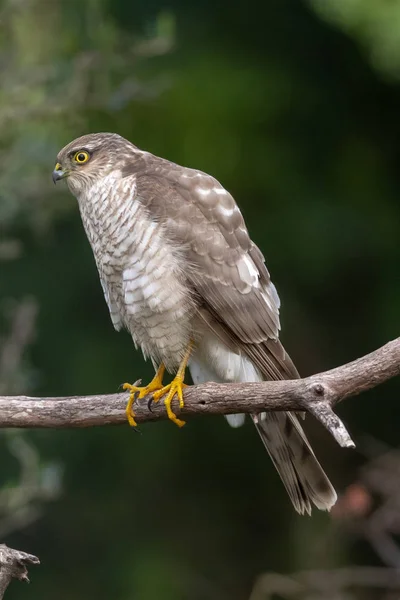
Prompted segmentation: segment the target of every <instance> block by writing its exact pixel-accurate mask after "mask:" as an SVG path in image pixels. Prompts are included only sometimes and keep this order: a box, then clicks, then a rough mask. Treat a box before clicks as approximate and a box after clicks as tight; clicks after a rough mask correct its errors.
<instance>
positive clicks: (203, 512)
mask: <svg viewBox="0 0 400 600" xmlns="http://www.w3.org/2000/svg"><path fill="white" fill-rule="evenodd" d="M379 7H381V9H382V11H379ZM397 7H398V2H394V1H392V2H380V3H378V1H377V0H376V2H372V1H370V2H355V1H354V0H340V1H337V2H335V3H334V2H333V1H332V2H331V1H330V0H326V1H325V2H324V3H322V2H319V3H318V2H317V0H313V1H312V2H310V1H309V2H303V3H302V2H299V0H279V1H278V0H266V1H265V2H263V3H261V2H260V3H253V4H247V5H243V3H239V2H232V1H231V2H228V1H227V0H221V1H220V2H218V3H215V2H211V1H210V0H205V1H203V2H199V1H195V0H194V1H193V2H184V1H183V0H172V1H171V2H170V3H169V4H168V5H166V4H165V3H163V2H161V1H160V0H153V1H151V2H148V1H147V2H144V1H142V2H140V1H138V2H136V3H133V2H127V1H125V0H87V1H86V2H85V3H81V2H78V1H77V0H69V1H68V2H63V1H62V0H52V1H51V2H49V1H48V0H3V1H2V2H0V75H1V82H2V85H1V88H0V123H1V129H2V138H1V142H0V161H1V168H0V315H1V320H0V327H2V329H1V330H0V331H1V332H3V329H4V332H6V329H7V324H5V323H4V322H5V320H6V317H5V316H6V314H8V310H9V306H10V304H11V305H14V304H15V303H17V304H18V303H19V302H21V301H22V300H23V299H24V298H26V297H28V296H29V297H33V298H34V299H35V302H36V304H37V306H38V309H39V314H38V318H37V323H36V339H35V341H33V342H32V343H31V345H30V347H29V349H28V350H27V358H26V360H29V363H30V365H29V366H30V368H29V369H27V368H25V369H24V374H26V373H32V377H31V378H29V377H28V378H27V377H26V375H24V379H23V380H22V379H21V381H23V382H24V386H25V388H24V390H23V391H24V392H30V393H34V394H35V395H43V396H44V395H63V394H65V395H72V394H86V393H97V392H99V393H100V392H102V393H106V392H113V391H116V390H117V389H118V386H119V385H120V384H121V383H122V382H124V381H126V380H130V379H131V380H134V379H136V378H137V377H138V376H140V377H142V379H144V380H146V379H148V378H150V376H151V371H152V370H151V366H150V365H149V364H146V365H145V364H144V363H143V361H142V359H141V357H140V355H139V353H136V352H135V351H134V348H133V344H132V342H131V340H130V339H129V337H128V336H127V335H126V334H120V335H117V334H116V333H115V332H114V330H113V328H112V325H111V323H110V319H109V315H108V311H107V308H106V306H105V303H104V300H103V296H102V292H101V288H100V284H99V282H98V276H97V272H96V269H95V266H94V262H93V258H92V256H91V251H90V248H89V246H88V243H87V240H86V239H85V236H84V233H83V230H82V226H81V223H80V218H79V214H78V210H77V207H76V205H75V201H74V199H73V198H72V197H71V196H70V195H69V194H68V193H67V191H66V189H65V188H64V190H62V189H57V190H55V189H54V187H53V185H52V182H51V172H52V169H53V165H54V162H55V156H56V154H57V151H58V150H59V148H60V147H62V146H63V145H64V144H65V143H67V142H69V141H70V140H71V139H73V138H74V137H76V136H78V135H81V134H84V133H87V132H89V131H101V130H103V131H116V132H118V133H120V134H122V135H124V136H125V137H127V138H128V139H130V140H132V141H133V142H134V143H135V144H137V145H138V146H139V147H142V148H145V149H146V150H149V151H152V152H154V153H156V154H159V155H161V156H164V157H167V158H169V159H171V160H174V161H176V162H179V163H182V164H185V165H188V166H194V167H196V168H200V169H203V170H205V171H207V172H209V173H211V174H213V175H214V176H215V177H217V178H218V179H219V180H220V181H221V182H222V183H223V184H224V185H225V186H226V187H227V188H228V189H229V190H230V191H231V192H232V193H233V195H234V196H235V198H236V199H237V200H238V202H239V204H240V206H241V208H242V210H243V213H244V215H245V217H246V221H247V223H248V226H249V229H250V231H251V232H252V235H253V238H254V240H255V241H256V242H257V243H258V244H259V245H260V247H261V248H262V250H263V251H264V253H265V255H266V258H267V264H268V267H269V269H270V271H271V273H272V276H273V279H274V281H275V283H276V285H277V287H278V290H279V292H280V295H281V298H282V304H283V309H282V323H283V335H282V337H283V340H284V342H285V345H286V347H287V349H288V351H289V352H290V354H291V355H292V356H293V358H294V360H295V361H296V363H297V364H298V366H299V369H300V371H301V372H302V373H304V374H307V373H311V372H317V371H318V370H322V369H324V368H329V367H331V366H335V365H337V364H339V363H343V362H346V361H348V360H351V359H353V358H355V357H357V356H360V355H362V354H364V353H366V352H368V351H370V350H373V349H374V348H375V347H377V346H379V345H380V344H383V343H384V342H385V341H387V340H388V339H390V338H392V337H395V336H396V335H397V330H398V326H397V323H398V306H399V304H400V278H399V277H398V275H397V273H398V261H399V252H400V250H399V244H398V230H399V220H400V208H399V202H398V193H399V188H400V177H399V169H398V160H399V152H398V139H399V129H400V123H399V120H398V106H399V102H400V90H399V86H398V84H397V64H398V58H397V55H398V53H397V37H398V36H400V24H399V23H398V20H397V16H396V15H397V12H398V8H397ZM374 11H375V13H374ZM396 11H397V12H396ZM378 12H379V14H378ZM373 15H375V16H376V18H373ZM362 48H363V49H366V51H363V50H362ZM371 57H372V58H371ZM371 61H372V62H371ZM371 64H373V65H374V68H372V67H371ZM388 75H390V77H388ZM4 335H5V333H4ZM25 367H26V365H25ZM398 394H399V385H398V383H397V382H390V383H389V384H387V385H385V386H383V387H381V388H379V389H378V390H376V391H373V392H370V393H368V394H365V395H363V396H362V397H361V398H360V399H353V400H351V401H349V402H347V403H345V405H344V406H343V407H341V408H340V411H341V414H342V415H344V418H345V419H346V421H347V422H348V423H349V426H350V429H351V431H352V434H353V437H354V438H355V439H356V440H357V438H358V437H359V436H360V435H361V434H362V432H364V431H366V432H369V433H370V434H371V435H374V436H376V437H378V438H381V439H383V440H385V441H387V442H388V443H390V444H396V443H397V430H396V429H394V428H393V423H394V422H395V420H396V417H397V413H396V411H397V410H398V402H397V398H398ZM378 401H379V404H378ZM383 405H384V406H385V407H386V410H385V411H378V410H377V407H378V406H383ZM389 413H391V414H392V415H393V416H392V417H391V418H388V414H389ZM307 425H308V430H309V431H310V435H311V438H312V441H313V443H314V445H315V447H316V452H317V453H318V456H319V457H320V458H321V462H323V464H324V466H325V467H326V470H327V471H328V473H329V474H330V475H331V478H332V480H333V482H334V484H335V486H336V487H337V488H338V490H339V491H340V490H342V489H344V488H345V487H346V485H347V484H348V483H350V482H351V481H352V480H353V479H354V478H355V474H356V470H357V466H358V465H359V464H361V463H362V462H363V461H364V458H363V457H362V456H361V455H359V454H357V453H350V452H345V451H343V450H340V449H339V448H337V447H336V446H335V444H334V442H333V441H331V440H330V439H328V438H327V434H326V433H325V432H324V431H321V428H320V427H318V426H317V425H315V424H314V423H313V422H310V423H307ZM29 441H30V443H32V444H34V445H35V447H36V448H37V449H38V451H39V452H40V456H41V459H42V461H43V462H44V463H47V462H49V463H53V462H54V463H55V464H59V465H63V470H64V477H63V493H62V495H61V496H60V497H58V498H55V499H54V500H53V501H52V502H51V503H49V504H48V505H47V506H46V512H45V514H43V516H42V517H41V518H40V519H37V520H36V521H35V522H34V523H31V524H30V525H27V526H25V527H23V528H21V530H20V531H19V532H17V533H15V532H14V533H13V534H11V535H9V536H8V537H7V539H5V540H4V541H6V542H7V543H8V544H9V545H12V546H14V547H17V548H20V549H21V550H25V551H27V552H32V553H33V554H36V555H37V556H39V557H40V558H41V561H42V566H41V567H40V568H39V569H37V570H36V569H35V571H34V572H32V573H31V578H32V582H33V583H32V586H31V587H30V588H29V590H28V591H27V590H26V589H24V588H23V587H22V586H20V587H19V586H18V585H17V584H13V586H12V587H11V588H10V590H9V591H8V592H7V593H8V594H9V595H12V594H14V597H15V598H19V597H21V598H22V597H23V595H24V594H25V595H26V594H27V593H29V594H30V596H31V598H32V599H35V598H41V599H42V598H51V597H57V598H59V599H60V600H63V598H71V597H73V598H76V599H80V598H82V599H83V598H85V599H86V598H97V599H102V598H110V597H112V598H115V599H116V600H126V599H128V598H140V599H141V600H153V599H157V600H159V599H160V598H162V599H163V600H164V599H165V600H169V599H171V600H172V599H174V600H178V599H184V598H188V597H190V598H191V599H192V600H193V599H194V600H196V599H199V600H200V599H203V598H207V599H213V598H215V599H217V598H218V600H224V599H225V598H229V599H239V598H246V597H249V595H250V592H251V589H252V585H253V582H254V581H255V578H256V577H257V576H258V575H259V574H260V573H262V572H264V571H275V572H292V571H295V570H303V569H307V568H313V569H319V568H322V569H328V568H331V567H340V566H343V565H347V564H349V562H357V561H361V560H364V559H365V558H366V557H367V560H370V561H376V559H375V557H372V558H371V557H370V556H369V555H368V552H367V551H366V550H365V548H363V547H362V546H357V547H356V548H352V546H351V544H350V543H348V541H346V540H343V539H342V538H340V536H339V537H337V536H335V535H334V533H335V523H334V522H333V521H331V519H330V517H329V516H327V515H324V514H315V515H314V516H313V518H312V519H307V518H301V517H298V516H297V515H295V514H293V511H292V508H291V506H290V503H289V501H288V499H287V498H286V494H285V491H284V489H283V486H282V485H281V483H280V481H279V480H278V477H277V476H276V474H275V472H274V469H273V466H272V465H271V464H270V461H269V459H268V457H267V456H266V455H265V453H264V451H263V448H262V447H261V444H260V442H259V440H258V439H257V436H256V435H255V432H254V431H253V429H252V428H251V427H250V426H246V427H244V428H242V429H240V430H237V431H233V430H231V429H230V428H229V427H227V426H226V424H225V423H224V420H223V419H196V420H193V421H191V422H190V423H188V424H187V426H186V427H185V428H184V429H183V430H182V431H178V430H177V429H176V428H174V427H173V426H172V425H171V424H169V423H163V424H156V425H154V424H153V425H148V426H144V427H143V428H142V435H137V434H135V433H134V432H133V431H131V430H129V428H128V427H121V428H115V429H113V428H104V429H98V430H91V431H73V430H71V431H38V430H37V431H32V432H30V433H29ZM0 448H1V450H2V453H1V457H2V458H1V472H2V482H7V481H9V479H10V477H11V474H12V473H13V469H14V468H15V464H13V463H12V462H11V461H10V457H9V454H8V453H7V448H6V439H5V438H0ZM369 597H371V596H369Z"/></svg>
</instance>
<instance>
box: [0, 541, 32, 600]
mask: <svg viewBox="0 0 400 600" xmlns="http://www.w3.org/2000/svg"><path fill="white" fill-rule="evenodd" d="M38 564H40V561H39V559H38V558H37V557H36V556H33V555H32V554H27V553H26V552H20V551H19V550H13V549H12V548H9V547H8V546H6V545H5V544H0V600H2V598H3V597H4V593H5V591H6V589H7V588H8V586H9V584H10V583H11V580H12V579H19V580H20V581H26V582H27V583H29V579H28V569H27V565H38Z"/></svg>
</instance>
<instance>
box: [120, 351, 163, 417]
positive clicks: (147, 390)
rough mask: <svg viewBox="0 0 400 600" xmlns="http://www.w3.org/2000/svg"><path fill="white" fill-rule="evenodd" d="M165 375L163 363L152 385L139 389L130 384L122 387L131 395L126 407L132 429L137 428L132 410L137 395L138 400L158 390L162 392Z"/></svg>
mask: <svg viewBox="0 0 400 600" xmlns="http://www.w3.org/2000/svg"><path fill="white" fill-rule="evenodd" d="M164 373H165V367H164V365H163V363H161V365H160V366H159V367H158V369H157V373H156V374H155V376H154V378H153V379H152V380H151V381H150V383H149V384H148V385H145V386H143V387H139V386H136V385H131V384H130V383H124V385H123V386H122V389H124V390H129V392H130V395H129V400H128V404H127V405H126V409H125V412H126V418H127V419H128V423H129V425H130V426H131V427H136V425H137V423H136V421H135V418H134V417H135V413H134V411H133V410H132V405H133V403H134V401H135V394H138V398H144V397H145V396H147V395H148V394H151V393H152V392H155V391H156V390H160V389H163V381H162V380H163V377H164Z"/></svg>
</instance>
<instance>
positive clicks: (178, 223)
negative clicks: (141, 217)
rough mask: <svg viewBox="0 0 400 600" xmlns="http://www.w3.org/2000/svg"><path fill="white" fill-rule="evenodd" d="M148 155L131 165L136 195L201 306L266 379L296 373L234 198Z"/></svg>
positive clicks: (271, 290)
mask: <svg viewBox="0 0 400 600" xmlns="http://www.w3.org/2000/svg"><path fill="white" fill-rule="evenodd" d="M147 156H148V157H149V159H148V160H147V161H146V160H142V161H141V169H140V171H139V172H138V170H137V168H135V169H134V170H135V171H136V173H135V175H136V184H137V195H138V197H139V198H140V200H141V202H142V203H143V204H145V205H146V206H147V208H148V210H149V213H150V214H151V216H152V218H154V219H157V220H159V221H160V222H162V223H163V224H164V225H165V229H166V235H167V236H169V237H170V238H171V239H173V240H175V241H176V242H177V243H178V244H179V247H181V248H182V249H183V250H184V252H185V255H186V258H187V260H188V263H189V266H188V269H187V277H188V281H189V283H190V284H191V285H192V286H193V288H194V290H195V292H196V294H197V296H198V297H199V298H200V299H201V302H202V304H203V305H204V306H205V307H206V309H207V310H208V311H209V312H210V313H211V314H212V315H213V316H214V318H216V319H217V320H218V321H219V323H220V324H221V326H222V327H223V329H224V330H225V333H226V334H227V335H228V336H229V337H230V338H231V339H232V341H233V342H234V343H235V344H237V345H239V346H240V347H241V348H242V349H243V350H244V351H245V352H246V354H247V355H248V356H249V357H250V358H251V360H252V361H253V362H254V363H255V365H257V367H258V368H259V369H260V370H261V372H262V373H263V374H264V376H265V377H266V378H268V379H293V378H296V377H298V373H297V370H296V368H295V367H294V365H293V363H292V361H291V359H290V357H289V356H288V355H287V354H286V352H285V350H284V348H283V346H282V345H281V343H280V342H279V340H278V334H279V328H280V325H279V298H278V295H277V292H276V289H275V287H274V285H273V284H272V283H271V280H270V276H269V273H268V270H267V268H266V266H265V264H264V257H263V255H262V253H261V252H260V250H259V248H258V247H257V246H256V245H255V244H254V243H253V242H252V241H251V239H250V236H249V234H248V231H247V228H246V226H245V223H244V220H243V217H242V214H241V212H240V210H239V208H238V206H237V204H236V202H235V201H234V199H233V198H232V196H231V195H230V194H229V193H228V192H227V191H226V190H225V189H224V188H223V187H222V186H221V185H220V184H219V183H218V181H217V180H216V179H214V178H213V177H211V176H209V175H206V174H204V173H202V172H200V171H195V170H192V169H186V168H184V167H179V166H177V165H175V164H173V163H170V162H168V161H164V160H162V159H157V158H155V157H153V156H152V155H147ZM131 172H132V171H131V170H130V169H129V168H128V169H127V170H126V171H125V173H124V174H125V175H129V174H130V173H131Z"/></svg>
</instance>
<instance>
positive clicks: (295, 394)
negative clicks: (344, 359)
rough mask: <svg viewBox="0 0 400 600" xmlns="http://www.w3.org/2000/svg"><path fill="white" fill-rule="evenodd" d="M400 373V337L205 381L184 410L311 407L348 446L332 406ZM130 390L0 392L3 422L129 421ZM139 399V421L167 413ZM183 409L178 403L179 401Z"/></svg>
mask: <svg viewBox="0 0 400 600" xmlns="http://www.w3.org/2000/svg"><path fill="white" fill-rule="evenodd" d="M399 374H400V338H397V339H396V340H393V341H392V342H389V343H388V344H386V345H385V346H382V348H379V349H378V350H375V352H372V353H371V354H367V355H366V356H363V357H362V358H359V359H358V360H355V361H353V362H351V363H348V364H346V365H343V366H341V367H337V368H336V369H332V370H330V371H326V372H324V373H319V374H317V375H313V376H312V377H307V378H305V379H295V380H290V381H265V382H262V383H235V384H219V383H205V384H202V385H197V386H191V387H189V388H187V389H186V390H185V395H184V398H185V406H184V408H183V410H182V411H180V414H181V415H183V416H184V415H199V414H201V415H205V414H207V415H216V414H232V413H238V412H243V413H259V412H262V411H270V410H272V411H273V410H291V411H306V412H309V413H311V414H312V415H314V416H315V417H316V418H317V419H318V420H319V421H320V422H321V423H322V424H323V425H324V426H325V427H326V428H327V429H328V431H329V432H330V433H331V434H332V435H333V437H334V438H335V440H336V441H337V442H338V443H339V444H340V445H341V446H343V447H348V448H351V447H354V443H353V441H352V440H351V438H350V436H349V434H348V432H347V430H346V428H345V426H344V424H343V423H342V421H341V420H340V419H339V417H338V416H337V415H336V414H335V413H334V412H333V410H332V408H333V407H334V406H335V405H336V404H337V403H338V402H340V401H342V400H344V399H345V398H349V397H350V396H355V395H356V394H359V393H361V392H363V391H366V390H368V389H371V388H373V387H375V386H377V385H379V384H381V383H383V382H384V381H386V380H388V379H390V378H392V377H395V376H396V375H399ZM127 399H128V394H127V393H126V392H124V393H119V394H110V395H103V396H100V395H95V396H84V397H81V396H74V397H64V398H29V397H26V396H0V427H93V426H97V425H119V424H122V423H126V417H125V406H126V402H127ZM149 400H150V398H149V397H146V398H143V399H142V400H140V401H138V402H136V403H135V406H134V410H135V419H136V421H137V422H138V423H144V422H145V421H155V420H158V419H165V418H166V412H165V409H164V406H163V404H162V402H161V403H158V404H156V403H154V402H153V403H152V405H151V409H150V408H149V406H148V404H149ZM176 410H177V411H178V407H176Z"/></svg>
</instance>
